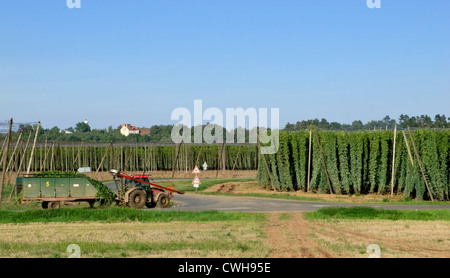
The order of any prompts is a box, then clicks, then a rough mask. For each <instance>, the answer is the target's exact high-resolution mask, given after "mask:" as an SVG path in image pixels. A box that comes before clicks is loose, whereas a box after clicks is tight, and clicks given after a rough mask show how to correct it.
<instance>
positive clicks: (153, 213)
mask: <svg viewBox="0 0 450 278" xmlns="http://www.w3.org/2000/svg"><path fill="white" fill-rule="evenodd" d="M249 219H250V220H258V221H259V220H264V219H265V215H264V214H261V213H241V212H220V211H201V212H195V211H164V210H158V209H153V210H137V209H131V208H104V209H90V208H61V209H55V210H51V209H48V210H43V209H29V210H25V211H11V210H0V223H30V222H44V223H45V222H76V221H103V222H109V223H110V222H125V221H141V222H170V221H202V222H204V221H239V220H249Z"/></svg>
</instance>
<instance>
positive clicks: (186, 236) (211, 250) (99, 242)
mask: <svg viewBox="0 0 450 278" xmlns="http://www.w3.org/2000/svg"><path fill="white" fill-rule="evenodd" d="M0 222H1V223H0V257H8V258H67V257H68V256H70V255H71V254H72V253H71V250H69V252H67V248H68V246H69V245H71V244H76V245H78V246H79V247H80V252H81V254H80V256H81V257H82V258H151V257H158V258H177V257H181V258H211V257H213V258H268V257H275V258H291V257H293V258H342V257H345V258H367V257H368V256H369V255H370V253H367V248H368V246H369V245H372V244H376V245H377V246H379V248H380V254H379V255H380V256H381V257H382V258H383V257H386V258H402V257H407V258H408V257H412V258H416V257H419V258H422V257H425V258H427V257H437V258H442V257H443V258H449V257H450V233H449V231H450V213H449V212H448V211H443V210H431V211H427V212H425V213H424V212H422V211H392V210H391V211H387V210H376V209H372V208H336V209H334V208H333V209H321V210H319V211H317V212H312V213H301V212H295V213H294V212H292V213H289V212H286V213H264V214H263V213H235V212H217V211H206V212H182V211H163V210H145V211H144V210H134V209H127V208H106V209H89V208H65V209H60V210H40V209H27V210H14V211H11V210H4V209H3V210H0Z"/></svg>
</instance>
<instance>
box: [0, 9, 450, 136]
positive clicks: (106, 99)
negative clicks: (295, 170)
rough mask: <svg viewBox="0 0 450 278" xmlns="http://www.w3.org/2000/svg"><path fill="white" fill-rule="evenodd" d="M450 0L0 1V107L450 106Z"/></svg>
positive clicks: (100, 118) (91, 115)
mask: <svg viewBox="0 0 450 278" xmlns="http://www.w3.org/2000/svg"><path fill="white" fill-rule="evenodd" d="M449 15H450V1H448V0H433V1H427V0H381V8H380V9H369V8H368V7H367V5H366V0H342V1H338V0H201V1H200V0H182V1H181V0H114V1H113V0H111V1H104V0H81V8H80V9H69V8H67V6H66V0H39V1H36V0H0V120H1V121H4V120H8V119H9V118H11V117H13V118H14V120H15V122H30V121H37V120H41V121H42V124H43V126H44V127H45V128H51V127H53V126H58V127H60V128H67V127H70V126H75V123H77V122H80V121H83V120H84V119H85V118H88V119H89V122H90V125H91V127H93V128H107V127H108V126H113V127H116V126H118V125H120V124H122V123H125V122H126V123H131V124H134V125H138V126H147V127H149V126H152V125H155V124H174V123H176V122H175V121H172V120H171V119H170V115H171V112H172V111H173V110H174V109H175V108H178V107H186V108H188V109H190V110H191V111H193V104H194V100H195V99H201V100H202V101H203V108H204V109H206V108H209V107H218V108H219V109H221V110H222V111H224V113H225V108H237V107H243V108H249V107H254V108H279V111H280V126H281V127H284V125H285V124H286V123H287V122H291V123H292V122H296V121H299V120H306V119H312V118H319V119H320V118H326V119H327V120H328V121H337V122H341V123H351V122H352V121H353V120H362V121H363V122H367V121H369V120H373V119H375V120H379V119H382V118H383V117H384V116H385V115H390V116H391V117H392V118H395V119H398V116H399V115H400V114H402V113H403V114H408V115H410V116H412V115H420V114H428V115H430V116H431V117H434V115H436V114H445V115H446V116H447V117H450V105H449V104H450V28H449V27H450V16H449Z"/></svg>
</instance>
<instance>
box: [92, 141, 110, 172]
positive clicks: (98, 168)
mask: <svg viewBox="0 0 450 278" xmlns="http://www.w3.org/2000/svg"><path fill="white" fill-rule="evenodd" d="M112 146H113V143H112V142H111V143H109V147H108V148H106V151H105V154H104V155H103V158H102V161H101V162H100V165H99V166H98V167H97V171H95V174H94V179H95V177H96V176H97V173H98V171H99V170H100V168H101V167H102V165H103V161H105V158H106V155H107V154H108V150H109V149H110V148H112Z"/></svg>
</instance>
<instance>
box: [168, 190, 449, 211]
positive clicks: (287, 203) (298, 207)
mask: <svg viewBox="0 0 450 278" xmlns="http://www.w3.org/2000/svg"><path fill="white" fill-rule="evenodd" d="M172 200H173V201H174V202H177V203H180V204H181V206H180V207H175V208H173V207H172V208H171V209H175V210H183V211H203V210H219V211H240V212H275V211H279V212H281V211H315V210H318V209H320V208H324V207H355V206H370V207H374V208H386V209H412V210H414V209H450V205H367V204H350V203H346V204H344V203H321V202H307V201H291V200H279V199H269V198H253V197H238V196H235V197H234V196H233V197H229V196H213V195H200V194H198V195H196V194H185V195H177V194H174V197H173V199H172Z"/></svg>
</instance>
